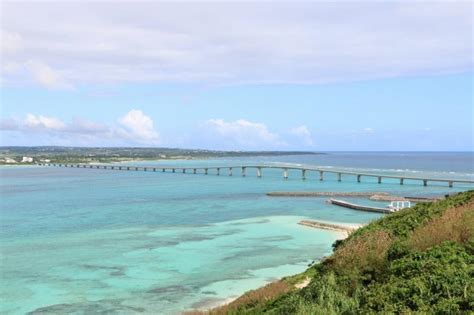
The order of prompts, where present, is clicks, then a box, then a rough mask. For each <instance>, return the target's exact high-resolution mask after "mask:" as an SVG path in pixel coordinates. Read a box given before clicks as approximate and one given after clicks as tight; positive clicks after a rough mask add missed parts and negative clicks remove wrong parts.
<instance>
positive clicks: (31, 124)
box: [24, 113, 66, 131]
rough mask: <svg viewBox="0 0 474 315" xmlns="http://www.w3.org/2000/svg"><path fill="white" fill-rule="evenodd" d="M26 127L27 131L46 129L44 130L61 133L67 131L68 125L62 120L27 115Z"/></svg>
mask: <svg viewBox="0 0 474 315" xmlns="http://www.w3.org/2000/svg"><path fill="white" fill-rule="evenodd" d="M24 127H25V128H27V129H35V130H36V129H44V130H53V131H60V130H64V129H66V124H65V123H63V122H62V121H61V120H59V119H57V118H54V117H48V116H42V115H33V114H30V113H29V114H27V115H26V119H25V121H24Z"/></svg>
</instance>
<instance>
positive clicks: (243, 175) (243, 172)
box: [242, 167, 246, 177]
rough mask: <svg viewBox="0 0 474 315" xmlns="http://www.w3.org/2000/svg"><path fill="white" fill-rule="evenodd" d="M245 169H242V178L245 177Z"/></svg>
mask: <svg viewBox="0 0 474 315" xmlns="http://www.w3.org/2000/svg"><path fill="white" fill-rule="evenodd" d="M245 169H246V168H245V167H242V177H245Z"/></svg>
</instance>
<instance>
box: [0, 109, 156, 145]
mask: <svg viewBox="0 0 474 315" xmlns="http://www.w3.org/2000/svg"><path fill="white" fill-rule="evenodd" d="M0 130H3V131H10V132H15V133H20V134H22V135H24V136H31V135H33V134H34V135H35V136H38V135H45V136H48V137H50V140H51V142H52V143H55V144H64V145H98V144H100V145H137V144H140V145H146V146H153V145H157V144H158V143H159V142H160V138H159V134H158V132H157V131H156V130H155V128H154V124H153V120H152V119H151V118H150V117H148V116H147V115H145V114H144V113H143V112H142V111H140V110H135V109H134V110H131V111H130V112H128V113H127V114H126V115H125V116H123V117H121V118H120V119H118V121H117V124H114V125H110V126H107V125H104V124H100V123H96V122H93V121H89V120H85V119H82V118H75V119H73V120H72V122H70V123H66V122H64V121H62V120H60V119H58V118H56V117H51V116H44V115H35V114H31V113H29V114H27V115H26V117H25V118H24V119H2V120H1V121H0ZM57 139H59V141H58V140H57ZM53 140H54V141H53Z"/></svg>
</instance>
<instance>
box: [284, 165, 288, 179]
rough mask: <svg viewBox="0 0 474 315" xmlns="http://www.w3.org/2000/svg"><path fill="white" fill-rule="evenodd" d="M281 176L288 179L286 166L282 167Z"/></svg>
mask: <svg viewBox="0 0 474 315" xmlns="http://www.w3.org/2000/svg"><path fill="white" fill-rule="evenodd" d="M283 178H284V179H288V169H287V168H284V169H283Z"/></svg>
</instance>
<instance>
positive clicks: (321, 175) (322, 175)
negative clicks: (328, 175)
mask: <svg viewBox="0 0 474 315" xmlns="http://www.w3.org/2000/svg"><path fill="white" fill-rule="evenodd" d="M319 180H324V172H323V171H319Z"/></svg>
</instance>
